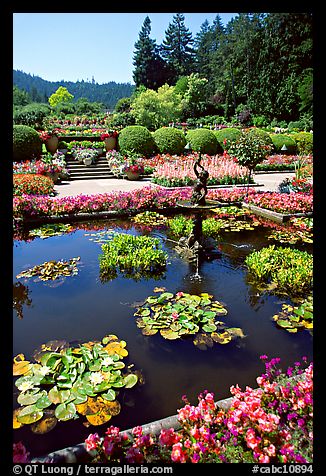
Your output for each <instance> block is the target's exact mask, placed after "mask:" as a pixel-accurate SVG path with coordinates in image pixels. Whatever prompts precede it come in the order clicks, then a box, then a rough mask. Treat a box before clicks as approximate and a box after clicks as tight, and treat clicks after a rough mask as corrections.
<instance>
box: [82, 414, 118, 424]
mask: <svg viewBox="0 0 326 476" xmlns="http://www.w3.org/2000/svg"><path fill="white" fill-rule="evenodd" d="M111 418H112V415H110V414H109V413H103V412H99V413H97V414H96V415H86V419H87V421H88V422H89V423H90V424H91V425H93V426H99V425H103V424H104V423H107V422H108V421H109V420H111Z"/></svg>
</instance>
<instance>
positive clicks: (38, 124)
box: [14, 103, 51, 129]
mask: <svg viewBox="0 0 326 476" xmlns="http://www.w3.org/2000/svg"><path fill="white" fill-rule="evenodd" d="M50 113H51V108H50V106H48V105H46V104H37V103H36V104H27V105H26V106H23V107H21V108H19V109H17V110H16V111H15V112H14V124H21V125H24V126H30V127H33V128H34V129H41V128H42V124H43V120H44V118H45V117H46V116H48V115H49V114H50Z"/></svg>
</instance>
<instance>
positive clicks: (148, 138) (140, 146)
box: [13, 125, 313, 161]
mask: <svg viewBox="0 0 326 476" xmlns="http://www.w3.org/2000/svg"><path fill="white" fill-rule="evenodd" d="M255 132H256V133H257V134H259V135H260V136H261V137H263V138H264V141H265V142H266V144H269V145H272V147H273V149H272V153H276V154H277V153H288V154H291V155H293V154H296V153H302V154H312V151H313V137H312V134H311V133H309V132H298V133H296V134H291V135H286V134H273V133H267V132H265V131H264V130H262V129H259V128H255ZM240 134H241V131H240V129H236V128H233V127H228V128H225V129H221V130H219V131H211V130H208V129H205V128H203V129H192V130H189V131H188V132H187V133H184V132H182V131H181V130H179V129H174V128H171V127H161V128H160V129H157V130H156V131H155V132H153V133H152V132H150V131H149V130H148V129H147V128H146V127H144V126H127V127H125V128H124V129H122V130H121V132H120V134H119V136H118V148H119V150H120V152H121V153H122V154H127V153H128V152H135V153H138V154H141V155H142V156H145V157H150V156H151V155H153V154H155V153H162V154H171V155H173V154H176V155H180V154H182V153H183V152H184V150H185V146H186V144H189V147H190V148H191V149H192V150H193V151H195V152H202V153H204V154H209V155H214V154H219V153H223V151H224V150H227V149H228V148H229V146H230V145H231V144H232V142H234V141H236V140H237V138H238V137H239V135H240ZM284 146H285V147H286V150H284ZM282 148H283V150H282ZM13 153H14V161H20V160H26V159H32V158H37V157H38V156H39V155H40V153H41V141H40V139H39V136H38V133H37V132H36V131H35V130H34V129H32V128H31V127H28V126H23V125H15V126H14V143H13Z"/></svg>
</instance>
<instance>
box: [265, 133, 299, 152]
mask: <svg viewBox="0 0 326 476" xmlns="http://www.w3.org/2000/svg"><path fill="white" fill-rule="evenodd" d="M270 137H271V139H272V141H273V146H274V152H275V153H276V154H290V155H293V154H296V152H297V144H296V142H295V140H294V138H292V136H290V135H286V134H270ZM283 145H285V146H286V148H287V150H285V151H284V150H281V149H282V147H283Z"/></svg>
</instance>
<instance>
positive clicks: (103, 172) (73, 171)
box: [66, 156, 114, 180]
mask: <svg viewBox="0 0 326 476" xmlns="http://www.w3.org/2000/svg"><path fill="white" fill-rule="evenodd" d="M66 163H67V169H68V172H69V176H70V180H96V179H110V178H114V175H113V174H112V172H111V170H110V168H109V166H108V163H107V160H106V158H105V157H98V158H97V159H95V163H93V164H92V165H90V166H88V167H86V165H84V164H80V163H78V162H77V161H76V160H75V159H74V158H72V157H67V156H66Z"/></svg>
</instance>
